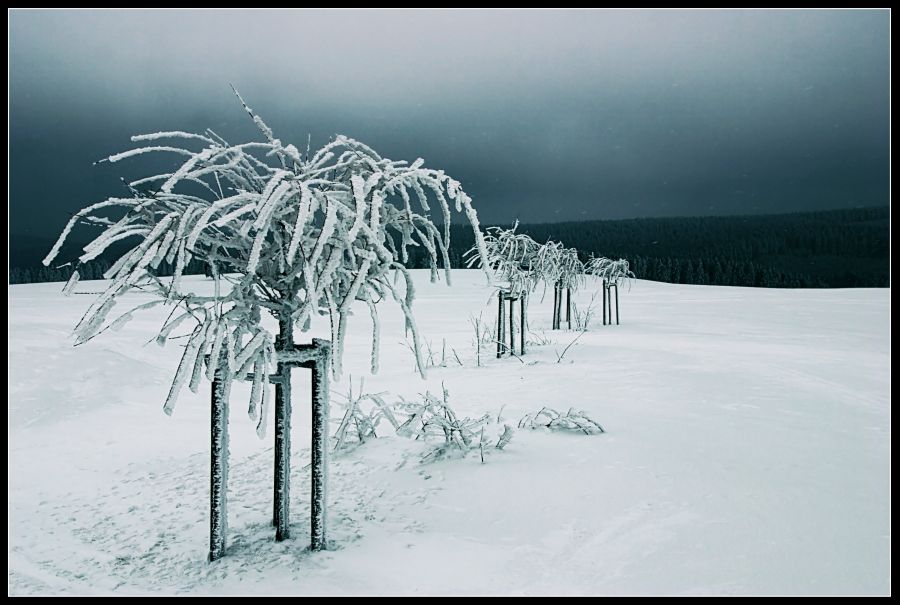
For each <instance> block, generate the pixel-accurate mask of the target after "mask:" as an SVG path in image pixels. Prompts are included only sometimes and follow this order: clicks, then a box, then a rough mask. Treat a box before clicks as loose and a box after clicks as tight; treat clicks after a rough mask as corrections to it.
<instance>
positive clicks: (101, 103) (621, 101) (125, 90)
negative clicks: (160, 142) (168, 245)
mask: <svg viewBox="0 0 900 605" xmlns="http://www.w3.org/2000/svg"><path fill="white" fill-rule="evenodd" d="M9 25H10V49H9V50H10V154H11V155H10V200H9V203H10V232H11V234H12V235H13V236H15V235H17V234H21V235H26V234H27V235H44V234H50V233H51V232H56V231H58V230H59V228H60V227H61V226H62V224H63V223H64V222H65V220H66V219H67V217H68V215H69V213H71V212H73V211H75V210H76V209H78V208H80V207H81V206H83V205H85V204H87V203H89V202H92V201H98V200H101V199H103V198H105V197H107V196H109V195H118V194H120V193H122V192H123V189H122V186H121V184H120V183H119V181H118V178H119V176H120V175H124V176H126V177H127V176H130V175H132V174H138V173H143V172H144V170H142V169H141V166H140V161H132V162H130V163H129V164H128V165H127V166H126V165H124V163H123V164H115V165H110V164H99V165H93V162H94V161H96V160H97V159H99V158H102V157H104V156H107V155H109V154H111V153H114V152H117V151H120V150H123V149H127V148H130V146H131V143H130V141H129V136H130V135H132V134H137V133H141V132H153V131H158V130H202V129H203V128H206V127H210V128H212V129H213V130H215V131H216V132H217V133H218V134H220V135H222V136H224V137H225V138H226V139H228V140H229V141H232V142H237V141H242V140H249V139H256V138H258V136H259V135H258V133H257V132H256V131H255V129H254V127H253V124H252V123H251V122H250V121H249V119H248V118H247V116H246V114H245V113H243V111H242V110H241V108H240V106H239V104H238V103H237V102H236V100H235V98H234V96H233V95H232V93H231V90H230V88H229V84H230V83H233V84H234V85H235V86H236V87H237V88H238V89H239V90H240V91H241V93H242V95H243V96H244V97H245V98H246V99H247V101H248V103H249V104H250V105H251V106H252V107H253V108H254V109H255V110H256V111H258V112H259V113H260V114H261V115H262V116H263V117H264V118H265V119H266V121H267V122H268V123H269V125H270V126H272V127H273V129H274V130H275V131H276V134H277V135H278V136H279V138H281V139H282V140H284V141H290V142H293V143H294V144H295V145H296V146H297V147H305V145H306V141H307V136H309V137H310V138H311V140H312V143H313V146H314V147H316V146H319V145H321V144H323V143H325V142H326V141H327V140H328V139H329V138H330V137H331V136H333V135H334V134H335V133H341V134H346V135H348V136H352V137H355V138H358V139H360V140H362V141H364V142H366V143H369V144H370V145H372V146H373V147H375V148H376V149H378V150H379V151H380V152H381V153H383V154H385V155H387V156H389V157H392V158H395V159H401V158H403V159H409V160H413V159H415V158H417V157H422V158H424V159H425V161H426V163H427V165H430V166H433V167H439V168H443V169H445V170H446V171H447V172H448V173H449V174H451V175H453V176H454V177H455V178H457V179H459V180H460V181H462V183H463V185H464V187H465V188H466V190H467V191H468V192H469V194H470V195H471V196H472V197H473V199H474V200H475V202H476V205H477V207H478V209H479V213H480V214H481V216H482V217H483V220H485V221H487V222H500V223H509V222H512V221H513V220H515V219H520V220H522V221H526V222H540V221H555V220H571V219H582V218H584V219H601V218H629V217H640V216H672V215H712V214H753V213H765V212H782V211H795V210H813V209H824V208H838V207H850V206H871V205H883V204H887V203H888V202H889V122H888V119H889V14H888V13H887V12H886V11H438V10H434V11H363V10H359V11H356V10H352V11H351V10H345V11H137V10H134V11H24V10H15V11H12V12H11V13H10V24H9Z"/></svg>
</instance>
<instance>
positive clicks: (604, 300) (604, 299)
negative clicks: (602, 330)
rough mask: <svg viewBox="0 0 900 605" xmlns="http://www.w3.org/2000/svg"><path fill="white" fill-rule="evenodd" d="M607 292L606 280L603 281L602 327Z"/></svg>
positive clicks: (604, 319) (604, 317)
mask: <svg viewBox="0 0 900 605" xmlns="http://www.w3.org/2000/svg"><path fill="white" fill-rule="evenodd" d="M607 294H608V292H607V291H606V280H605V279H604V280H603V325H604V326H605V325H606V296H607Z"/></svg>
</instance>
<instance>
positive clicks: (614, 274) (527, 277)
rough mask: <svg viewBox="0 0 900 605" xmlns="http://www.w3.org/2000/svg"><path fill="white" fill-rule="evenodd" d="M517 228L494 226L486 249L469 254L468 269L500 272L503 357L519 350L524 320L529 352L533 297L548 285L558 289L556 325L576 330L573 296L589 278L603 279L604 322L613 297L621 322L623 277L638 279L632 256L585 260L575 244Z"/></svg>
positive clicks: (499, 318) (497, 280) (487, 236)
mask: <svg viewBox="0 0 900 605" xmlns="http://www.w3.org/2000/svg"><path fill="white" fill-rule="evenodd" d="M517 226H518V224H516V225H514V226H513V227H512V228H511V229H503V228H500V227H490V228H488V229H487V233H485V234H484V237H483V249H482V245H481V244H480V243H479V245H477V246H475V247H473V248H472V249H471V250H469V252H468V253H467V255H466V257H467V266H468V267H470V268H471V267H475V266H480V267H482V268H485V267H486V268H487V269H489V270H490V272H491V274H492V275H493V276H494V285H495V287H496V289H497V324H496V325H497V337H496V344H497V357H501V356H502V355H503V354H504V353H506V352H509V353H514V352H515V349H516V323H518V324H519V340H518V342H519V352H520V354H524V353H525V345H526V341H527V337H526V334H527V325H528V300H529V298H530V296H531V295H532V294H534V293H535V291H536V290H538V289H541V294H542V296H543V295H545V294H546V291H547V289H548V288H552V289H553V318H552V324H551V325H552V329H554V330H559V329H561V327H562V323H563V321H565V323H566V327H567V328H571V327H572V311H573V304H572V295H573V294H574V293H575V292H576V291H577V290H578V289H579V288H580V287H581V286H583V285H584V284H585V281H586V277H588V276H594V277H597V278H599V279H600V280H601V292H602V300H603V324H604V325H606V324H607V323H612V317H613V305H612V302H613V295H615V317H616V323H618V322H619V315H618V296H619V290H618V287H619V284H621V283H622V282H623V281H626V280H628V279H631V278H633V277H634V273H632V272H631V270H630V269H629V267H628V261H627V260H625V259H619V260H612V259H609V258H605V257H591V258H590V259H588V261H587V262H582V261H581V260H580V259H579V255H578V250H576V249H575V248H566V247H565V246H564V245H563V244H561V243H560V242H554V241H548V242H546V243H545V244H539V243H538V242H536V241H535V240H534V239H532V238H531V237H530V236H529V235H527V234H525V233H516V227H517ZM485 263H486V265H485ZM564 301H565V302H564ZM516 302H518V303H519V304H518V307H519V320H518V322H516V319H515V303H516ZM563 316H565V319H563Z"/></svg>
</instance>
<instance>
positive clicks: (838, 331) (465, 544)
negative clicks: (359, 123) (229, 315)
mask: <svg viewBox="0 0 900 605" xmlns="http://www.w3.org/2000/svg"><path fill="white" fill-rule="evenodd" d="M416 274H417V276H416V277H417V286H418V299H417V301H416V304H415V310H416V313H417V316H418V318H419V325H420V328H421V331H422V334H423V337H424V339H426V340H430V341H431V344H432V346H433V350H434V351H435V354H436V357H438V362H439V361H440V359H439V358H440V350H441V349H442V346H443V340H444V339H446V345H447V367H445V368H441V367H438V368H431V369H430V372H429V376H428V379H427V381H422V380H421V379H419V378H417V377H416V375H415V374H414V373H413V360H412V357H411V355H410V353H409V351H408V349H407V348H406V346H405V344H403V343H402V341H403V328H402V318H401V315H400V313H399V311H398V310H397V309H396V307H395V306H392V305H385V308H384V309H383V310H382V312H383V316H382V317H383V325H382V359H381V361H382V364H381V365H382V370H381V373H380V374H379V375H377V376H374V377H372V376H368V375H367V374H368V372H367V370H368V367H369V361H368V348H369V329H370V323H369V318H368V313H367V312H366V311H364V310H361V311H362V312H360V313H357V315H356V316H355V317H353V318H351V322H350V334H349V337H348V341H347V347H346V352H347V356H346V359H345V375H344V378H343V379H342V380H341V381H340V382H338V383H335V384H333V389H334V390H333V393H334V396H333V402H334V403H333V415H334V416H335V417H337V416H338V414H339V412H340V408H339V405H338V403H339V402H340V401H341V396H340V395H342V394H344V393H346V391H347V388H348V378H349V375H352V376H353V382H354V390H356V389H357V388H358V378H359V377H361V376H366V380H365V390H366V391H368V392H378V391H388V392H389V393H390V396H389V399H396V398H397V396H400V395H402V396H404V397H406V398H407V399H410V398H414V397H415V396H416V394H417V393H421V392H424V391H425V390H426V389H429V390H431V391H432V392H433V393H439V392H440V389H441V384H442V383H443V385H444V386H445V387H446V388H447V390H448V391H449V392H450V403H451V405H452V406H453V407H454V408H455V409H456V411H457V412H459V413H460V414H465V415H469V416H478V415H481V414H482V413H484V412H491V413H493V414H495V415H496V414H497V413H500V411H501V408H502V416H503V419H504V421H505V422H508V423H511V424H515V423H516V422H517V421H518V419H519V418H521V417H522V416H523V415H524V414H526V413H528V412H535V411H537V410H538V409H540V408H541V407H542V406H544V405H547V406H551V407H554V408H559V409H562V410H565V409H568V408H569V407H575V408H577V409H583V410H586V411H587V412H588V413H589V414H591V415H593V417H595V418H596V419H597V420H598V421H599V422H600V423H601V424H603V426H604V428H605V429H606V430H607V433H606V434H602V435H592V436H587V435H576V434H561V433H555V432H554V433H550V432H543V431H526V430H518V431H517V432H516V435H515V437H514V438H513V441H512V442H511V443H510V444H509V445H508V446H507V447H506V448H505V449H504V450H503V451H492V452H489V455H488V456H487V458H486V462H485V464H482V463H481V461H480V458H479V456H478V455H477V453H473V454H470V455H469V456H468V457H466V458H462V459H450V460H442V461H438V462H433V463H425V464H423V463H421V462H420V457H421V455H422V453H423V452H425V451H426V449H427V446H426V445H424V444H422V443H421V442H419V441H412V440H409V439H404V438H401V437H399V436H394V435H391V436H387V437H386V438H384V439H377V440H374V441H370V442H367V443H366V444H364V445H363V446H361V447H359V448H357V449H354V450H352V451H350V452H348V453H343V454H341V453H339V454H337V455H335V456H334V458H333V459H332V467H331V468H332V479H331V484H330V487H331V498H330V539H331V540H332V541H333V547H332V550H330V551H328V552H322V553H310V552H308V551H307V550H306V546H307V544H308V527H309V520H308V515H309V494H308V491H309V490H308V485H309V483H308V473H309V470H308V468H304V466H305V465H306V464H307V463H308V457H309V456H308V454H309V451H308V447H309V429H308V426H309V410H308V409H307V408H308V403H307V402H308V400H307V399H306V394H307V393H308V386H307V385H308V380H309V379H308V376H307V375H306V372H305V371H302V370H298V371H296V372H295V381H294V384H295V387H294V392H295V417H294V418H295V420H294V448H295V455H294V460H293V494H292V496H293V501H292V521H293V524H292V531H293V536H294V537H293V539H292V540H289V541H286V542H283V543H277V544H276V543H275V542H274V541H273V537H274V530H273V528H272V526H271V514H272V513H271V507H272V471H271V460H272V436H271V433H270V434H269V435H268V436H267V438H266V439H265V440H262V441H260V440H258V439H257V437H256V435H255V432H254V425H253V424H252V423H251V422H250V420H249V419H248V418H247V416H246V415H245V414H244V413H243V410H244V409H245V406H246V402H247V393H248V391H249V388H248V387H247V386H245V385H239V386H236V387H235V388H234V390H233V393H232V419H231V439H232V441H231V453H232V457H231V460H232V470H231V477H230V493H229V498H230V500H229V508H230V510H229V516H230V519H229V521H230V530H229V552H228V556H227V557H226V558H224V559H222V560H220V561H217V562H215V563H213V564H208V563H207V562H206V560H205V556H206V553H207V531H208V525H207V507H208V465H209V450H208V447H209V417H208V411H209V386H208V384H205V385H204V386H203V387H202V388H201V392H200V394H199V395H193V394H191V393H190V392H188V391H185V392H184V394H183V395H182V397H181V399H180V400H179V403H178V407H177V408H176V410H175V413H174V415H173V417H171V418H169V417H166V416H165V415H164V414H163V413H162V404H163V401H164V399H165V395H166V391H167V389H168V385H169V380H170V379H171V377H172V375H173V372H174V369H175V366H176V365H177V363H178V358H179V354H180V349H179V348H178V347H177V342H178V341H173V342H171V343H170V344H169V345H168V346H167V348H165V349H161V348H159V347H158V346H156V345H155V344H145V343H147V341H149V340H150V339H151V338H152V336H153V335H154V334H155V332H156V330H158V328H159V326H160V324H161V322H162V320H163V319H164V316H165V314H164V313H163V312H160V313H155V312H148V313H145V314H143V315H139V316H138V317H137V318H136V319H135V320H134V321H133V322H131V323H130V324H128V325H127V326H126V327H125V328H124V329H122V330H121V331H118V332H107V333H104V334H103V335H101V336H100V337H98V338H96V339H94V340H92V341H91V342H89V343H87V344H85V345H83V346H80V347H78V348H73V347H72V346H71V341H70V340H69V338H68V334H69V331H70V329H71V327H72V326H73V325H74V324H75V322H76V321H77V319H78V318H79V317H80V316H81V314H82V312H83V311H84V309H85V308H86V306H87V304H88V303H89V301H90V300H91V298H92V297H90V296H84V295H75V296H72V297H70V298H64V297H63V296H62V295H61V294H59V289H60V284H38V285H25V286H11V287H10V288H9V368H8V369H9V429H8V438H9V452H8V453H9V462H8V470H9V576H8V578H9V592H10V593H11V594H47V593H65V594H78V593H96V594H108V593H126V594H134V593H139V594H145V593H239V594H260V593H272V594H300V593H302V594H710V593H713V594H771V593H783V594H821V593H839V594H848V593H852V594H871V593H878V594H888V593H890V590H891V586H890V550H891V536H890V531H891V530H890V494H891V492H890V453H891V408H890V405H891V402H890V386H891V379H890V335H889V306H890V291H889V290H764V289H746V288H726V287H705V286H679V285H669V284H659V283H653V282H644V281H638V282H636V283H635V284H634V286H633V287H632V289H631V291H630V292H626V291H625V290H623V292H622V296H621V308H622V319H623V323H622V325H620V326H611V327H603V326H601V325H599V324H600V314H599V311H598V313H597V316H596V318H595V320H594V322H593V325H592V328H591V330H590V331H589V332H588V333H586V334H585V335H584V336H583V337H581V338H580V339H579V340H578V341H577V342H576V343H575V344H574V345H573V346H572V347H571V348H570V349H569V351H568V352H567V353H566V355H565V357H564V358H563V359H562V361H561V362H560V363H557V355H556V353H555V352H562V350H563V349H564V348H565V347H566V345H568V344H569V343H570V342H571V341H572V340H573V339H574V338H575V337H576V333H573V332H565V331H561V332H551V331H549V329H548V328H549V325H550V306H551V304H550V300H549V299H550V298H552V295H551V296H548V299H546V300H545V301H544V302H543V303H540V302H539V301H538V300H535V301H534V304H533V305H532V309H531V313H530V319H531V327H532V330H533V331H534V333H535V335H534V336H532V338H533V339H540V336H541V333H542V332H543V333H544V334H545V335H546V336H547V337H549V338H550V339H552V341H553V342H552V344H544V345H540V346H538V345H532V346H531V348H530V351H529V353H528V355H527V356H526V357H525V358H524V359H523V361H524V362H525V363H523V361H520V360H518V359H515V358H504V359H502V360H497V359H493V358H492V356H491V351H490V348H489V347H486V348H485V350H484V351H483V359H484V361H485V363H484V367H475V365H476V364H475V348H474V344H473V342H474V331H473V329H472V327H471V325H470V324H469V317H470V315H473V314H475V315H477V314H478V313H479V311H481V310H482V309H484V318H485V320H486V321H488V322H492V321H493V314H494V313H495V306H494V305H493V304H487V303H488V302H489V301H488V298H489V296H490V291H489V290H488V289H487V287H486V286H485V285H484V277H483V275H482V274H480V273H477V272H474V271H473V272H468V271H456V272H455V273H454V285H453V287H451V288H447V287H446V285H445V284H443V283H440V284H429V283H428V280H427V274H426V273H424V272H416ZM191 279H192V280H195V282H196V288H197V289H198V290H199V289H202V288H206V287H208V285H207V282H206V281H205V280H203V279H201V278H191ZM79 289H80V290H82V291H89V290H98V289H99V284H98V283H97V282H85V283H83V284H81V285H80V286H79ZM594 289H595V286H594V285H590V286H588V287H587V288H585V289H584V290H583V291H582V292H581V293H579V295H578V296H577V300H578V302H579V304H580V305H581V306H582V307H584V306H586V305H587V302H588V301H589V300H590V295H591V293H592V291H593V290H594ZM129 298H131V299H133V300H135V301H136V302H138V301H139V300H140V297H139V296H138V295H129ZM493 301H494V299H491V301H490V302H493ZM598 301H599V297H598ZM326 328H327V326H326V325H325V324H324V322H323V323H322V324H321V325H314V333H315V335H316V336H326V334H325V331H326ZM451 347H452V350H455V352H456V353H457V354H458V356H459V358H460V361H461V362H462V364H463V365H462V367H461V366H460V365H459V364H458V363H457V361H456V359H455V356H453V355H451ZM270 426H271V423H270ZM493 429H494V427H492V428H491V430H493Z"/></svg>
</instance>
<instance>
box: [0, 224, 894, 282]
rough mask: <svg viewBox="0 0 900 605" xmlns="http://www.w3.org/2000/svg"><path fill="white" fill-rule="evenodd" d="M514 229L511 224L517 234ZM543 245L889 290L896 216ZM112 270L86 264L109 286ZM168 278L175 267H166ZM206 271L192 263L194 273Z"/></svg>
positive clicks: (672, 227) (464, 240) (634, 264)
mask: <svg viewBox="0 0 900 605" xmlns="http://www.w3.org/2000/svg"><path fill="white" fill-rule="evenodd" d="M509 226H510V225H504V227H509ZM451 230H452V234H451V238H450V242H451V244H450V248H449V258H450V264H451V266H453V267H454V268H460V267H463V266H464V264H463V256H464V254H465V253H466V251H467V250H468V249H469V248H471V247H472V245H473V244H474V237H473V235H472V232H471V230H470V228H469V227H468V226H462V225H453V226H451ZM518 232H519V233H526V234H528V235H530V236H531V237H533V238H534V239H535V240H537V241H538V242H546V241H548V240H551V239H552V240H555V241H560V242H563V243H564V244H565V245H566V246H570V247H574V248H577V249H578V251H579V254H580V255H581V256H582V258H581V260H582V261H587V260H588V259H589V258H590V257H591V255H594V256H607V257H610V258H625V259H628V261H629V262H630V263H631V268H632V270H633V271H634V273H635V275H636V276H637V277H638V278H639V279H649V280H653V281H663V282H670V283H680V284H708V285H723V286H760V287H768V288H845V287H887V286H889V285H890V260H889V259H890V208H889V207H887V206H883V207H874V208H854V209H847V210H828V211H821V212H803V213H795V214H773V215H758V216H734V217H676V218H643V219H628V220H616V221H580V222H565V223H541V224H530V225H529V224H524V225H519V228H518ZM428 263H429V261H428V254H427V251H426V250H425V249H424V248H421V249H416V248H412V249H411V250H410V263H409V265H410V266H411V267H417V268H426V267H428ZM108 268H109V262H108V261H106V260H103V259H102V258H101V259H97V260H96V261H92V262H91V263H88V264H87V265H86V266H82V268H81V269H80V272H81V275H82V279H100V278H102V275H103V272H104V271H106V270H107V269H108ZM162 270H163V271H165V268H163V269H162ZM71 272H72V268H71V266H66V267H61V268H53V267H43V266H35V267H13V268H11V269H10V272H9V280H10V283H13V284H17V283H31V282H45V281H65V280H67V279H68V278H69V275H70V274H71ZM204 272H206V268H205V267H204V266H203V264H202V263H200V262H199V261H192V263H191V265H190V266H189V267H188V270H187V271H186V273H190V274H202V273H204Z"/></svg>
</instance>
